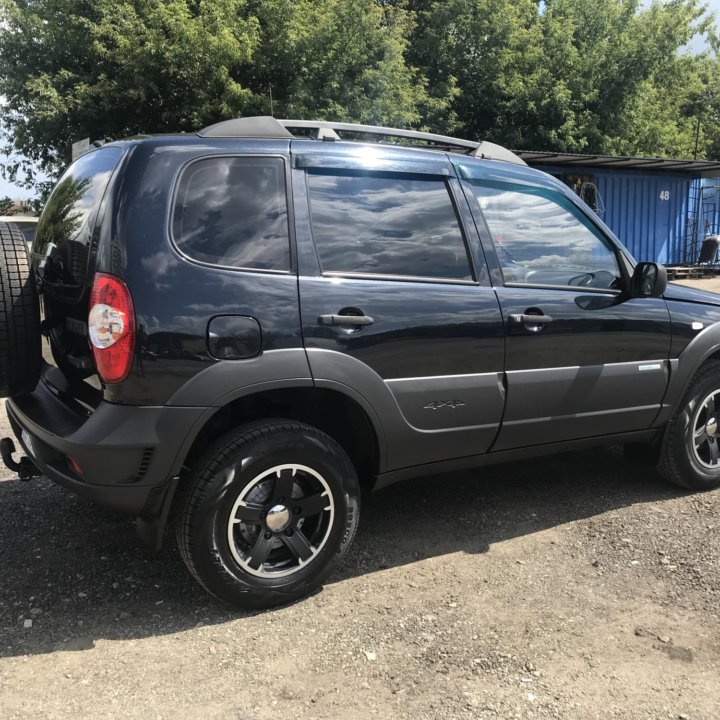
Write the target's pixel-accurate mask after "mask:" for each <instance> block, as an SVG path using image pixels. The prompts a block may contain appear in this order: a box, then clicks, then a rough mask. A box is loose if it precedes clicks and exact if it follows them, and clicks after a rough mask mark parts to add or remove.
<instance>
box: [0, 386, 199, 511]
mask: <svg viewBox="0 0 720 720" xmlns="http://www.w3.org/2000/svg"><path fill="white" fill-rule="evenodd" d="M6 408H7V413H8V417H9V419H10V424H11V426H12V428H13V431H14V433H15V435H16V437H17V439H18V440H19V441H20V444H21V445H22V447H23V449H24V451H25V452H26V453H27V454H28V455H29V456H31V458H32V460H33V461H34V462H35V464H36V465H37V466H38V467H39V468H40V469H41V470H42V471H43V472H44V473H45V474H46V475H47V476H48V477H49V478H50V479H51V480H53V481H54V482H56V483H58V484H59V485H62V486H63V487H66V488H68V489H69V490H71V491H73V492H75V493H77V494H78V495H81V496H82V497H85V498H87V499H88V500H90V501H92V502H94V503H96V504H97V505H101V506H103V507H106V508H109V509H112V510H117V511H120V512H124V513H128V514H131V515H136V516H142V517H154V516H156V515H158V514H159V513H160V511H161V509H162V506H163V502H164V500H165V496H166V494H167V491H168V488H169V487H170V482H169V481H170V480H171V478H173V477H174V476H175V475H177V474H178V473H179V472H180V469H181V467H182V462H183V459H184V457H185V455H186V453H187V450H188V449H189V446H190V444H191V442H192V440H193V438H194V437H195V432H193V429H194V428H195V426H196V424H198V423H200V421H201V418H202V417H203V415H204V414H205V413H206V412H207V410H206V409H205V408H185V407H164V406H163V407H146V406H128V405H114V404H112V403H107V402H102V403H100V405H99V406H98V407H97V409H96V410H95V411H94V412H92V413H88V412H86V411H85V410H84V409H83V408H82V407H80V406H72V405H70V404H69V403H66V402H65V401H64V400H62V399H61V398H60V397H58V396H57V395H56V394H55V393H53V392H52V391H51V390H50V389H49V388H48V387H47V386H46V385H45V383H44V382H43V381H42V380H41V381H40V383H38V386H37V388H35V390H34V391H33V392H32V393H31V394H29V395H23V396H21V397H17V398H12V399H10V400H8V401H7V403H6ZM23 430H24V431H26V432H27V433H29V435H30V438H31V445H32V447H29V446H28V443H27V442H26V440H25V439H24V438H23V432H22V431H23ZM69 458H72V460H73V461H74V462H75V463H76V465H77V466H78V467H79V468H80V470H81V471H82V472H81V473H79V472H76V471H75V470H74V469H73V467H72V465H71V463H70V462H69Z"/></svg>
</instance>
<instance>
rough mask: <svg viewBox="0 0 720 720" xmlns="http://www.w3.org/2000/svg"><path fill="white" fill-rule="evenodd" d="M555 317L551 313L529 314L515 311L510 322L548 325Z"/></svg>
mask: <svg viewBox="0 0 720 720" xmlns="http://www.w3.org/2000/svg"><path fill="white" fill-rule="evenodd" d="M552 321H553V319H552V318H551V317H550V316H549V315H527V314H525V313H513V314H512V315H511V316H510V322H512V323H514V324H515V325H546V324H547V323H551V322H552Z"/></svg>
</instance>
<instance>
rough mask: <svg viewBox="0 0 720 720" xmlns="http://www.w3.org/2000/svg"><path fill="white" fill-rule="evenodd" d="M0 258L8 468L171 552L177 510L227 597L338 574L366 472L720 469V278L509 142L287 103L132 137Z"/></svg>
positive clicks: (205, 575) (375, 481)
mask: <svg viewBox="0 0 720 720" xmlns="http://www.w3.org/2000/svg"><path fill="white" fill-rule="evenodd" d="M291 131H292V132H291ZM378 140H380V142H379V141H378ZM382 140H384V141H385V142H382ZM0 253H1V254H2V266H1V268H0V275H1V276H0V291H1V295H0V333H1V334H0V394H1V395H4V396H8V397H10V399H9V400H8V401H7V412H8V415H9V419H10V423H11V425H12V428H13V430H14V433H15V435H16V438H17V439H18V440H19V442H20V444H21V445H22V449H23V450H24V452H25V453H26V457H22V458H21V459H15V458H14V457H13V454H14V452H15V446H14V442H13V440H11V439H9V438H6V439H5V440H3V441H2V455H3V459H4V460H5V463H6V465H7V466H8V467H10V468H11V469H13V470H14V471H16V472H18V473H19V474H20V475H21V477H30V476H32V475H34V474H39V473H40V472H42V473H44V474H45V475H47V476H48V477H49V478H50V479H52V480H54V481H55V482H57V483H59V484H61V485H63V486H64V487H66V488H69V489H70V490H73V491H74V492H77V493H78V494H80V495H82V496H84V497H86V498H89V499H90V500H93V501H95V502H97V503H98V504H101V505H104V506H106V507H109V508H113V509H116V510H121V511H124V512H126V513H129V514H131V515H133V516H136V517H137V526H138V530H139V532H140V535H141V537H142V538H143V539H144V540H145V541H146V542H148V543H149V544H151V545H153V546H158V545H159V543H160V541H161V538H162V536H163V533H164V529H165V526H166V523H167V520H168V518H169V517H172V518H173V524H174V527H175V531H176V534H177V540H178V544H179V547H180V550H181V553H182V555H183V557H184V559H185V562H186V563H187V566H188V568H189V569H190V571H191V573H192V574H193V575H194V576H195V577H196V578H197V580H198V581H199V582H200V583H202V585H203V586H204V587H205V588H207V590H209V591H210V592H211V593H213V594H214V595H216V596H217V597H219V598H222V599H223V600H226V601H228V602H230V603H234V604H237V605H240V606H244V607H267V606H271V605H274V604H278V603H282V602H287V601H289V600H292V599H294V598H298V597H300V596H302V595H304V594H306V593H308V592H309V591H310V590H312V589H313V588H315V587H317V586H318V585H320V584H321V583H322V581H323V580H324V579H325V578H326V577H327V576H328V574H329V573H330V572H331V571H332V570H333V568H335V566H336V565H337V563H338V562H339V560H340V559H341V557H342V556H343V554H344V553H345V552H346V551H347V549H348V546H349V545H350V543H351V541H352V539H353V535H354V533H355V529H356V527H357V524H358V517H359V494H360V488H361V486H363V485H364V484H367V486H368V487H372V488H381V487H384V486H387V485H388V484H389V483H393V482H396V481H398V480H403V479H406V478H411V477H416V476H419V475H427V474H429V473H435V472H440V471H446V470H457V469H463V468H469V467H478V466H482V465H486V464H490V463H497V462H502V461H505V460H517V459H521V458H528V457H532V456H536V455H542V454H545V453H548V452H556V451H563V450H568V449H574V448H579V447H585V446H588V445H591V444H599V443H623V444H624V445H625V447H626V449H627V451H628V454H629V455H631V456H633V457H634V458H636V459H643V460H645V461H647V462H652V463H654V464H656V465H657V466H658V468H659V470H660V472H661V473H662V474H663V475H664V476H665V477H666V478H668V479H670V480H671V481H673V482H675V483H678V484H680V485H683V486H684V487H688V488H693V489H708V488H714V487H717V486H718V485H719V484H720V461H719V453H718V421H717V418H718V415H717V412H718V411H717V410H716V405H717V404H720V296H716V295H713V294H708V293H703V292H699V291H694V290H690V289H687V288H683V287H678V286H674V285H667V281H666V273H665V271H664V268H662V266H659V265H656V264H654V263H639V264H636V262H635V261H634V260H633V258H632V257H631V256H630V255H629V253H628V252H627V250H625V248H624V247H623V246H622V244H621V243H620V242H619V241H618V239H617V238H615V237H614V236H613V234H612V232H611V231H610V230H609V229H608V228H607V227H606V226H605V225H604V224H603V223H602V222H601V221H600V220H599V219H598V217H597V216H596V215H594V214H593V213H592V211H590V210H589V209H588V207H587V206H586V205H585V204H584V203H583V202H582V201H581V200H579V199H578V198H577V197H576V196H575V195H574V194H573V193H572V191H570V190H569V189H568V188H566V187H565V186H564V185H563V184H562V183H560V182H559V181H557V180H555V179H553V178H552V177H550V176H549V175H546V174H545V173H542V172H539V171H535V170H531V169H529V168H527V167H526V166H525V165H524V163H523V162H522V161H521V160H519V159H518V158H517V157H516V156H515V155H513V154H512V153H510V152H509V151H507V150H505V149H503V148H501V147H499V146H496V145H492V144H490V143H480V144H478V143H474V142H470V141H465V140H458V139H455V138H450V137H445V136H439V135H430V134H425V133H416V132H411V131H403V130H395V129H390V128H374V127H367V126H358V125H346V124H337V123H313V122H304V121H278V120H275V119H273V118H245V119H238V120H230V121H227V122H222V123H219V124H217V125H214V126H211V127H209V128H206V129H205V130H203V131H201V132H200V133H198V134H197V135H195V136H182V135H181V136H167V137H150V138H138V139H132V140H128V141H124V142H113V143H110V144H107V145H104V146H102V147H99V148H97V149H94V150H92V151H91V152H89V153H88V154H86V155H84V156H82V157H81V158H79V159H78V160H77V161H76V162H74V163H73V164H72V165H71V166H70V167H69V169H68V170H67V172H66V173H65V174H64V175H63V177H62V179H61V180H60V181H59V183H58V185H57V187H56V188H55V190H54V192H53V194H52V195H51V197H50V199H49V201H48V203H47V206H46V208H45V211H44V213H43V215H42V218H41V219H40V222H39V225H38V230H37V237H36V239H35V242H34V244H33V248H32V253H31V258H32V260H31V261H30V262H29V261H28V256H27V251H26V246H25V242H24V240H23V236H22V234H21V233H19V231H18V230H17V229H16V228H14V227H13V226H12V225H5V226H2V227H0Z"/></svg>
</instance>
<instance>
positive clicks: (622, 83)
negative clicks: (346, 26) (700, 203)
mask: <svg viewBox="0 0 720 720" xmlns="http://www.w3.org/2000/svg"><path fill="white" fill-rule="evenodd" d="M411 7H412V9H413V10H414V11H415V12H416V14H417V17H418V24H417V27H416V30H415V31H414V33H413V36H412V41H411V45H410V48H409V53H408V54H409V58H410V61H411V62H413V63H414V64H415V65H417V66H418V67H419V68H420V69H421V70H422V72H424V73H425V74H426V75H427V77H428V81H429V85H428V87H429V91H430V93H431V95H433V94H438V95H443V94H445V93H447V91H448V89H449V88H450V87H453V86H454V87H455V88H456V89H457V95H456V98H455V101H454V102H453V103H452V104H451V106H450V110H451V113H450V114H448V115H446V116H445V117H444V118H442V121H443V122H445V123H447V124H448V125H451V124H452V123H453V122H455V123H456V124H457V129H458V132H460V133H462V134H464V135H466V136H467V137H471V138H485V139H489V140H494V141H496V142H501V143H503V144H506V145H509V146H512V147H516V148H524V149H530V148H532V149H539V150H564V151H570V152H596V153H602V152H608V153H615V152H619V153H644V154H665V155H670V156H673V155H674V156H679V155H688V153H690V152H691V151H694V139H695V132H694V130H695V128H696V126H697V123H696V120H695V118H696V115H697V112H696V109H697V107H698V105H699V104H702V103H704V102H705V100H708V103H709V104H711V105H712V106H713V107H719V106H718V104H717V102H716V100H715V101H713V100H712V99H708V98H710V96H711V95H712V92H710V89H709V88H711V87H718V84H717V74H718V70H717V68H718V61H717V56H716V55H715V53H705V54H701V55H699V56H698V55H692V54H689V53H684V52H682V48H683V46H684V45H685V44H686V43H687V42H688V41H689V40H690V39H691V38H692V36H693V35H695V34H696V33H705V34H709V33H710V32H711V24H712V20H711V19H706V20H702V14H703V6H702V4H701V2H699V0H667V1H666V2H659V1H658V0H656V1H655V2H653V4H652V5H651V6H650V7H649V8H646V9H643V8H642V7H641V6H640V1H639V0H594V2H588V0H547V2H542V3H540V2H538V0H414V1H413V2H412V3H411ZM716 95H717V92H716ZM700 98H703V99H702V100H701V99H700ZM710 114H712V113H708V112H706V113H705V115H708V116H709V115H710ZM713 122H714V121H713ZM713 122H711V121H710V119H709V117H708V119H707V122H706V123H705V124H704V128H705V129H704V131H702V132H701V137H700V147H701V149H702V150H705V151H708V152H709V151H710V150H711V147H713V145H712V143H713V140H712V139H711V138H712V137H720V136H717V134H716V130H715V128H716V124H715V125H714V124H713ZM714 133H715V134H714Z"/></svg>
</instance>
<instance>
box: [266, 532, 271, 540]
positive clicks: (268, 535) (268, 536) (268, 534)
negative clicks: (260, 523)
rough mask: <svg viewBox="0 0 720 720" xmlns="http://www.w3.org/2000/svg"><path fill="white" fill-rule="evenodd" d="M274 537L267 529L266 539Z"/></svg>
mask: <svg viewBox="0 0 720 720" xmlns="http://www.w3.org/2000/svg"><path fill="white" fill-rule="evenodd" d="M271 537H272V533H271V532H270V531H269V530H266V531H265V539H266V540H269V539H270V538H271Z"/></svg>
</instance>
